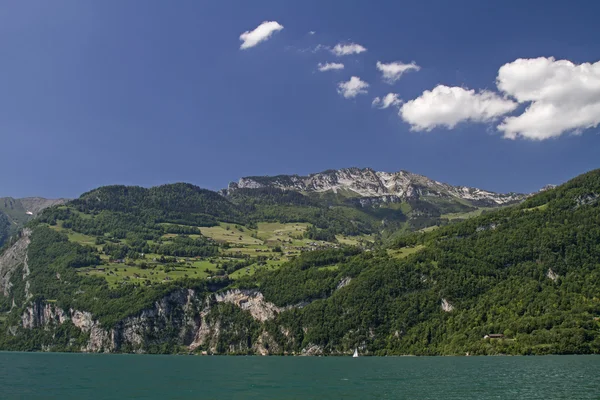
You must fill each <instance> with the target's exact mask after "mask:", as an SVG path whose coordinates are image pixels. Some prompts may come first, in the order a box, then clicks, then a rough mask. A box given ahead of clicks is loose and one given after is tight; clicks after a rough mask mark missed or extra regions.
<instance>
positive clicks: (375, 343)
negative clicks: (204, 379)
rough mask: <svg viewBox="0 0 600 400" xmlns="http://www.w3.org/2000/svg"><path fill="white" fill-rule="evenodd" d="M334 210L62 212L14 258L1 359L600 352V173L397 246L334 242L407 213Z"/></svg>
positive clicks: (156, 191)
mask: <svg viewBox="0 0 600 400" xmlns="http://www.w3.org/2000/svg"><path fill="white" fill-rule="evenodd" d="M330 195H331V193H326V194H323V193H309V192H305V191H290V190H284V189H281V188H276V187H258V188H240V187H238V188H234V190H232V191H228V193H227V195H226V196H221V195H218V194H217V193H215V192H210V191H205V190H203V189H200V188H197V187H195V186H193V185H186V184H176V185H164V186H161V187H158V188H151V189H144V188H136V187H126V186H112V187H105V188H99V189H96V190H94V191H92V192H89V193H86V194H84V195H82V196H81V197H80V198H79V199H77V200H75V201H72V202H69V203H67V204H66V205H65V206H60V207H50V208H47V209H45V210H44V211H42V212H41V213H40V215H39V216H38V217H37V218H35V219H34V220H33V221H30V222H29V223H28V227H27V229H24V230H23V231H22V232H21V234H20V235H19V236H18V237H15V238H13V239H12V240H11V242H10V246H7V247H6V250H5V251H4V253H3V254H1V255H0V349H3V350H27V351H35V350H37V351H41V350H44V351H87V352H137V353H190V352H191V353H196V354H211V353H215V354H305V355H316V354H332V355H342V354H347V355H350V354H352V352H353V351H354V349H355V348H358V349H359V352H360V353H361V354H366V355H403V354H417V355H464V354H466V353H468V354H473V355H475V354H479V355H485V354H566V353H578V354H592V353H594V354H598V353H600V300H599V299H598V293H600V261H599V260H600V170H596V171H592V172H589V173H587V174H584V175H582V176H579V177H577V178H575V179H573V180H571V181H569V182H567V183H566V184H564V185H561V186H558V187H556V188H551V189H547V190H545V191H542V192H540V193H537V194H535V195H532V196H530V197H528V198H527V199H525V200H524V201H523V202H522V203H517V204H514V205H512V206H508V207H500V208H496V209H491V210H488V212H486V213H481V214H480V215H472V217H471V218H469V219H466V220H464V221H460V222H457V223H453V224H448V225H444V226H439V227H438V228H437V229H433V230H427V231H421V232H418V233H412V234H411V233H406V234H404V235H398V236H390V237H388V240H387V241H382V240H381V239H380V238H379V237H378V236H377V234H375V233H370V234H367V233H359V234H356V235H348V234H342V233H336V234H333V232H331V231H329V230H328V228H327V227H326V226H325V225H326V224H327V222H328V221H329V222H330V223H332V224H333V225H335V226H336V229H338V228H339V229H340V231H341V230H342V229H349V228H350V227H351V226H361V223H362V224H364V226H365V227H368V226H370V225H369V224H370V223H371V220H370V219H368V218H371V217H372V218H373V219H374V218H375V215H377V214H371V213H378V212H383V213H392V212H393V211H394V208H393V207H392V208H386V207H383V208H382V207H380V206H365V207H363V206H357V207H354V208H353V207H352V206H351V205H347V204H346V203H345V201H346V200H347V198H345V199H339V198H336V197H333V198H332V197H331V196H330ZM338 195H339V190H338V194H336V196H338ZM423 197H425V196H423ZM421 199H422V198H420V199H419V201H421ZM461 200H462V199H461ZM403 201H404V200H403ZM414 201H415V200H414V199H411V200H408V201H406V204H417V203H414ZM465 201H466V200H465ZM411 202H412V203H411ZM340 204H342V205H340ZM399 204H401V205H402V207H403V206H404V203H399ZM421 206H423V204H421ZM399 208H401V207H399ZM399 211H400V212H401V215H405V214H404V212H402V210H401V209H400V210H399ZM390 215H391V214H390ZM284 217H287V218H288V219H287V220H281V219H280V218H284ZM224 219H227V220H224ZM278 219H279V220H278ZM298 219H305V220H307V219H311V220H312V219H314V221H315V223H317V222H318V223H320V224H321V223H322V224H323V225H321V227H318V226H317V225H315V223H313V222H301V221H299V220H298ZM355 223H356V225H355ZM315 229H316V230H317V233H327V235H326V237H324V238H323V239H313V238H311V235H313V234H315V232H314V230H315ZM331 234H332V235H331Z"/></svg>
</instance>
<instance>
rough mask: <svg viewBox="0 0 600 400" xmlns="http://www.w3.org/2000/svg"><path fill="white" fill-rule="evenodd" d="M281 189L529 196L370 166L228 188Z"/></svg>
mask: <svg viewBox="0 0 600 400" xmlns="http://www.w3.org/2000/svg"><path fill="white" fill-rule="evenodd" d="M265 187H270V188H277V189H283V190H294V191H298V192H303V193H325V192H333V193H336V194H337V193H340V194H343V195H345V196H347V197H366V198H387V199H390V198H394V197H395V198H397V199H403V200H408V199H419V198H421V197H427V196H432V197H442V198H454V199H457V200H464V201H468V202H469V203H471V204H472V205H475V206H497V205H507V204H514V203H516V202H519V201H522V200H524V199H525V198H526V195H524V194H519V193H508V194H500V193H493V192H489V191H486V190H482V189H477V188H470V187H465V186H452V185H448V184H445V183H441V182H437V181H434V180H432V179H429V178H427V177H426V176H423V175H417V174H413V173H411V172H407V171H400V172H395V173H389V172H379V171H374V170H372V169H370V168H364V169H361V168H344V169H340V170H329V171H324V172H320V173H316V174H310V175H308V176H298V175H278V176H272V177H269V176H262V177H261V176H251V177H245V178H241V179H240V180H239V181H238V182H237V183H235V182H232V183H230V185H229V188H228V191H230V192H231V191H235V190H236V189H258V188H265Z"/></svg>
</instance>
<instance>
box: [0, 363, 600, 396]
mask: <svg viewBox="0 0 600 400" xmlns="http://www.w3.org/2000/svg"><path fill="white" fill-rule="evenodd" d="M0 398H2V399H52V398H60V399H461V400H463V399H600V357H597V356H547V357H386V358H376V357H361V358H357V359H352V358H349V357H320V358H310V357H306V358H301V357H197V356H196V357H192V356H142V355H99V354H56V353H55V354H52V353H0Z"/></svg>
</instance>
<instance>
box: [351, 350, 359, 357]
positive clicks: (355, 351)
mask: <svg viewBox="0 0 600 400" xmlns="http://www.w3.org/2000/svg"><path fill="white" fill-rule="evenodd" d="M352 357H354V358H356V357H358V349H354V354H353V355H352Z"/></svg>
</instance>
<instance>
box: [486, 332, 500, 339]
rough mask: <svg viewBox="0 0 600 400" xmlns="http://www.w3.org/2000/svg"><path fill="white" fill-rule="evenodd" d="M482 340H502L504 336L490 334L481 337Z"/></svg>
mask: <svg viewBox="0 0 600 400" xmlns="http://www.w3.org/2000/svg"><path fill="white" fill-rule="evenodd" d="M483 338H484V339H504V335H503V334H501V333H490V334H488V335H485V336H484V337H483Z"/></svg>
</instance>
